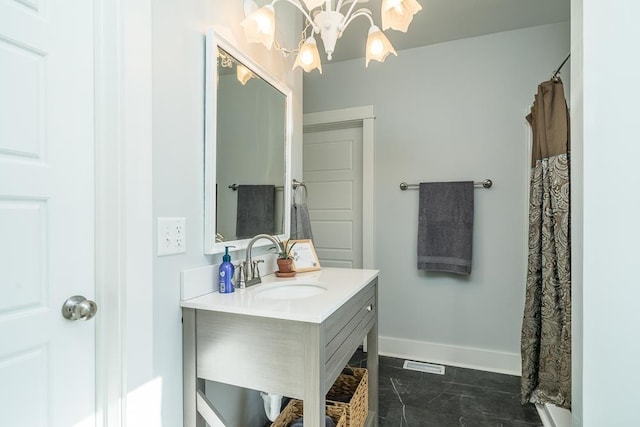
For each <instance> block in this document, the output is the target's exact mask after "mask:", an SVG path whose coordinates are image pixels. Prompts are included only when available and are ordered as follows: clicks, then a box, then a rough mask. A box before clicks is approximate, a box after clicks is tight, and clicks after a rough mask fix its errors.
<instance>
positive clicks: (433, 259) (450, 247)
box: [418, 181, 473, 275]
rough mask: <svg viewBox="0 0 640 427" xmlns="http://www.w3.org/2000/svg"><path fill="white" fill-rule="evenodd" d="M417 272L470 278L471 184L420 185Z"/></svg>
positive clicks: (441, 183) (431, 183) (471, 235)
mask: <svg viewBox="0 0 640 427" xmlns="http://www.w3.org/2000/svg"><path fill="white" fill-rule="evenodd" d="M418 218H419V219H418V270H427V271H441V272H447V273H457V274H467V275H468V274H471V248H472V245H473V181H464V182H430V183H420V202H419V217H418Z"/></svg>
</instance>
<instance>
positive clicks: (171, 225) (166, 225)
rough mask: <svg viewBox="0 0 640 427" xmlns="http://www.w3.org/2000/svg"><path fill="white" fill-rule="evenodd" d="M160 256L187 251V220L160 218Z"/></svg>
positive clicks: (158, 243)
mask: <svg viewBox="0 0 640 427" xmlns="http://www.w3.org/2000/svg"><path fill="white" fill-rule="evenodd" d="M157 245H158V256H163V255H173V254H179V253H182V252H186V251H187V220H186V218H158V242H157Z"/></svg>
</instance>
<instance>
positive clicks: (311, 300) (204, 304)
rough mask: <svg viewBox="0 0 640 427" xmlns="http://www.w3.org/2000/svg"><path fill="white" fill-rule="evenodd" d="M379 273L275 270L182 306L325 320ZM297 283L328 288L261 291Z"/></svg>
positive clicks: (364, 271) (324, 269) (275, 317)
mask: <svg viewBox="0 0 640 427" xmlns="http://www.w3.org/2000/svg"><path fill="white" fill-rule="evenodd" d="M377 275H378V270H361V269H346V268H322V270H318V271H311V272H307V273H298V274H297V275H296V276H295V277H294V278H290V279H285V278H278V277H276V276H275V275H273V274H271V275H268V276H263V277H262V283H261V284H260V285H255V286H251V287H248V288H246V289H236V291H235V292H233V293H231V294H221V293H219V292H211V293H208V294H205V295H202V296H199V297H196V298H192V299H189V300H184V301H182V302H181V306H182V307H186V308H195V309H198V310H209V311H219V312H223V313H233V314H244V315H250V316H258V317H268V318H272V319H285V320H294V321H300V322H310V323H322V322H323V321H324V320H325V319H327V318H328V317H329V316H330V315H331V314H332V313H333V312H334V311H336V310H337V309H338V308H340V307H341V306H342V305H343V304H344V303H345V302H346V301H348V300H349V299H350V298H351V297H352V296H354V295H355V294H357V293H358V291H359V290H361V289H362V288H363V287H364V286H365V285H367V284H368V283H369V282H371V280H373V279H374V278H375V277H376V276H377ZM295 284H305V285H319V286H323V287H326V288H327V290H326V291H325V292H322V293H320V294H317V295H314V296H311V297H307V298H298V299H265V298H262V297H261V293H262V292H264V291H265V290H267V289H268V288H274V287H277V286H280V285H295ZM285 292H286V290H285ZM263 295H264V294H263Z"/></svg>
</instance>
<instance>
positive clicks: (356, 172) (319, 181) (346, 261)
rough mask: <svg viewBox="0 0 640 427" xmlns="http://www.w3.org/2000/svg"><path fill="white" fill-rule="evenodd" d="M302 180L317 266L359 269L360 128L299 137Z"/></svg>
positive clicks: (360, 245) (314, 133)
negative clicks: (302, 140) (306, 195)
mask: <svg viewBox="0 0 640 427" xmlns="http://www.w3.org/2000/svg"><path fill="white" fill-rule="evenodd" d="M303 174H304V182H305V184H306V186H307V188H308V200H307V205H308V207H309V216H310V218H311V228H312V230H313V238H314V246H315V248H316V252H317V253H318V259H319V260H320V265H322V266H323V267H343V268H362V127H349V128H346V129H334V130H321V131H315V132H305V134H304V145H303Z"/></svg>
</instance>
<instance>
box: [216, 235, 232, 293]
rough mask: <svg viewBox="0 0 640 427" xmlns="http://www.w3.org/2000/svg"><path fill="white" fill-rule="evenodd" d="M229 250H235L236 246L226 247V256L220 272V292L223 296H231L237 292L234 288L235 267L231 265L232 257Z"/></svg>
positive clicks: (223, 258)
mask: <svg viewBox="0 0 640 427" xmlns="http://www.w3.org/2000/svg"><path fill="white" fill-rule="evenodd" d="M229 248H235V246H225V247H224V256H223V257H222V264H220V269H219V270H218V291H219V292H220V293H221V294H230V293H231V292H233V291H235V288H234V287H233V273H234V270H235V267H234V266H233V264H231V255H229Z"/></svg>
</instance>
